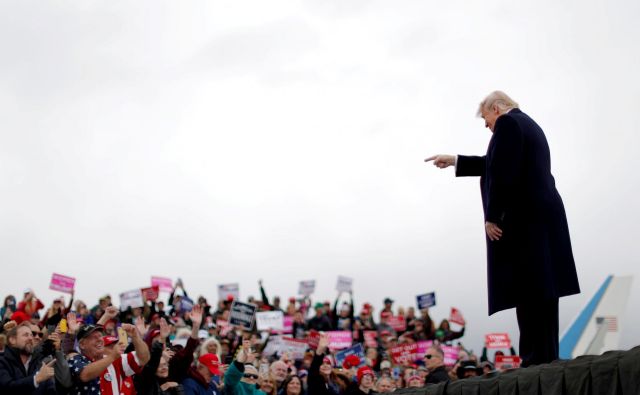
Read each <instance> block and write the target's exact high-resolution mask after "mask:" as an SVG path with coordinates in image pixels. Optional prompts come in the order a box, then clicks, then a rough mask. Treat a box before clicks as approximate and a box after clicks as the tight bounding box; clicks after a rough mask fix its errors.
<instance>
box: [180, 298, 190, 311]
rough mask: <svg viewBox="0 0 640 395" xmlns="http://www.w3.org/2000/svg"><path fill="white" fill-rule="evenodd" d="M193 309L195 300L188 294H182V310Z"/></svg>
mask: <svg viewBox="0 0 640 395" xmlns="http://www.w3.org/2000/svg"><path fill="white" fill-rule="evenodd" d="M192 309H193V300H192V299H191V298H190V297H188V296H182V299H181V300H180V310H182V311H191V310H192Z"/></svg>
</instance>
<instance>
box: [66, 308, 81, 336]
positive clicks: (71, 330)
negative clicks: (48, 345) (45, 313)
mask: <svg viewBox="0 0 640 395" xmlns="http://www.w3.org/2000/svg"><path fill="white" fill-rule="evenodd" d="M79 327H80V325H79V324H78V318H77V317H76V313H73V312H69V313H67V333H68V334H70V335H75V334H76V332H78V328H79Z"/></svg>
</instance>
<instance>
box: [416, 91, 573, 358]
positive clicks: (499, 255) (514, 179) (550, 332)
mask: <svg viewBox="0 0 640 395" xmlns="http://www.w3.org/2000/svg"><path fill="white" fill-rule="evenodd" d="M478 115H479V116H481V117H482V118H483V119H484V121H485V126H486V127H487V128H489V129H490V130H491V132H492V133H493V136H492V137H491V141H490V142H489V147H488V149H487V153H486V155H485V156H463V155H458V156H454V155H435V156H432V157H430V158H427V159H425V161H427V162H428V161H433V163H434V165H436V166H438V167H440V168H446V167H449V166H455V167H456V176H457V177H466V176H479V177H480V187H481V192H482V203H483V208H484V217H485V230H486V239H487V280H488V291H489V315H492V314H494V313H496V312H498V311H501V310H506V309H510V308H513V307H515V308H516V315H517V318H518V326H519V329H520V356H521V357H522V359H523V366H529V365H537V364H541V363H547V362H551V361H553V360H555V359H557V358H558V329H559V328H558V298H560V297H562V296H567V295H573V294H576V293H579V292H580V286H579V285H578V276H577V273H576V267H575V263H574V259H573V253H572V250H571V240H570V238H569V227H568V224H567V217H566V214H565V210H564V205H563V203H562V198H561V197H560V194H559V193H558V191H557V189H556V186H555V180H554V178H553V176H552V175H551V155H550V153H549V145H548V144H547V139H546V137H545V135H544V132H543V131H542V129H541V128H540V126H538V124H537V123H536V122H535V121H534V120H533V119H531V118H530V117H529V116H528V115H527V114H525V113H524V112H522V111H520V109H519V108H518V104H517V103H515V102H514V101H513V100H511V98H509V96H507V95H506V94H505V93H503V92H500V91H496V92H493V93H491V94H490V95H489V96H488V97H487V98H486V99H485V100H483V101H482V103H480V108H479V110H478Z"/></svg>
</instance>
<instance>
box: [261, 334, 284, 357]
mask: <svg viewBox="0 0 640 395" xmlns="http://www.w3.org/2000/svg"><path fill="white" fill-rule="evenodd" d="M281 346H282V336H280V335H276V336H269V341H268V342H267V344H266V346H265V347H264V349H263V350H262V355H263V356H265V357H270V356H272V355H274V354H275V353H277V352H278V351H280V349H281Z"/></svg>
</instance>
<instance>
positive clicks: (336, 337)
mask: <svg viewBox="0 0 640 395" xmlns="http://www.w3.org/2000/svg"><path fill="white" fill-rule="evenodd" d="M326 333H327V334H328V335H329V349H330V350H332V351H335V350H344V349H345V348H349V347H351V343H352V338H351V332H350V331H329V332H326Z"/></svg>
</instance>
